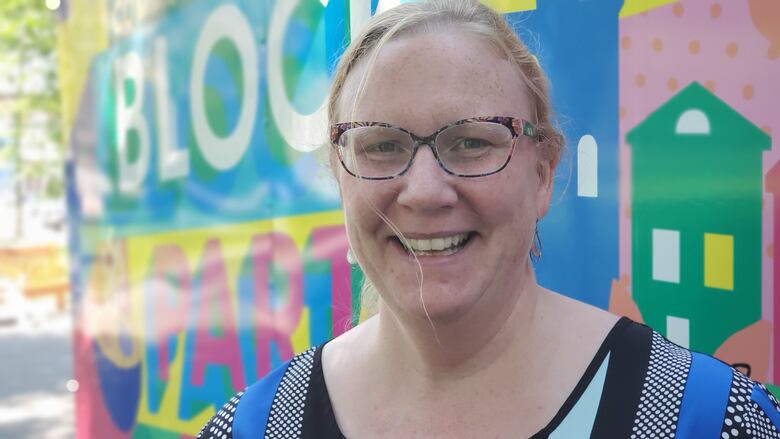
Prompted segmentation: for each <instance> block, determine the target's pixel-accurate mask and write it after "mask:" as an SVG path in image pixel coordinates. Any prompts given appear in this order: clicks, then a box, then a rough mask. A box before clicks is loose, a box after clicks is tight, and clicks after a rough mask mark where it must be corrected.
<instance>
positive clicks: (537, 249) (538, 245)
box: [531, 220, 542, 262]
mask: <svg viewBox="0 0 780 439" xmlns="http://www.w3.org/2000/svg"><path fill="white" fill-rule="evenodd" d="M541 258H542V239H541V238H539V220H536V226H534V242H533V244H531V260H532V261H534V262H539V259H541Z"/></svg>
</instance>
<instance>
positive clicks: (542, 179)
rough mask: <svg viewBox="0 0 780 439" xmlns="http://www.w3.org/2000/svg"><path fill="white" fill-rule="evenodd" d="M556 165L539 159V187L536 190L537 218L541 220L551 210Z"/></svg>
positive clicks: (537, 167) (537, 165) (537, 169)
mask: <svg viewBox="0 0 780 439" xmlns="http://www.w3.org/2000/svg"><path fill="white" fill-rule="evenodd" d="M554 170H555V163H552V162H551V161H550V160H545V159H539V161H538V162H537V164H536V171H537V173H538V175H539V185H538V186H537V189H536V218H537V219H541V218H542V217H544V216H545V215H546V214H547V210H548V209H549V208H550V200H551V199H552V192H553V171H554Z"/></svg>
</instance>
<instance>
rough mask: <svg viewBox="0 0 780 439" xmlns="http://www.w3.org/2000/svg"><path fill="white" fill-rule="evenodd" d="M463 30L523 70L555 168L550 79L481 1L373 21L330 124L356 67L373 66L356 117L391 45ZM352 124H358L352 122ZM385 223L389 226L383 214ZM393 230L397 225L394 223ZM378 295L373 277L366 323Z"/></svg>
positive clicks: (339, 79)
mask: <svg viewBox="0 0 780 439" xmlns="http://www.w3.org/2000/svg"><path fill="white" fill-rule="evenodd" d="M450 28H453V29H459V30H463V31H464V32H470V33H472V34H474V35H477V36H480V37H483V38H485V39H486V40H488V41H490V42H491V43H492V44H493V45H494V46H495V47H496V48H497V49H498V50H499V52H500V53H501V54H503V56H505V57H506V59H507V60H509V61H510V62H511V63H513V64H514V65H515V66H517V68H518V70H519V73H520V75H521V77H522V80H523V82H524V83H525V85H526V86H527V87H528V90H529V92H530V94H531V98H532V104H533V110H534V111H535V113H534V114H535V117H536V120H534V121H533V122H534V123H535V124H536V127H537V130H538V133H539V141H538V148H537V153H538V157H539V158H540V159H541V160H544V161H549V162H550V164H551V168H554V167H555V165H556V164H557V163H558V160H559V159H560V156H561V154H562V151H563V147H564V136H563V134H562V133H561V131H560V129H559V128H558V127H557V125H556V124H555V123H554V121H553V119H554V117H553V111H552V107H551V104H550V96H549V85H548V80H547V76H546V75H545V74H544V72H543V71H542V69H541V67H540V66H539V63H538V61H537V59H536V57H534V56H533V55H532V54H531V52H530V51H529V50H528V48H527V47H526V45H525V44H524V43H523V42H522V41H521V40H520V39H519V38H518V36H517V34H515V32H514V31H513V30H512V28H511V27H510V26H509V25H508V24H507V22H506V21H505V20H504V18H503V17H502V16H501V15H500V14H498V13H497V12H495V11H493V10H492V9H490V8H488V7H487V6H485V5H483V4H481V3H479V2H478V1H476V0H428V1H423V2H419V3H406V4H402V5H399V6H397V7H395V8H392V9H390V10H388V11H385V12H383V13H381V14H379V15H376V16H374V17H372V18H371V19H370V20H369V21H368V22H367V23H366V26H365V28H364V29H363V30H362V32H361V33H360V34H359V35H358V36H357V37H356V38H355V39H353V41H352V44H351V45H350V46H349V48H348V49H347V50H346V51H345V52H344V54H343V56H342V57H341V59H340V60H339V63H338V66H337V67H336V72H335V75H334V78H333V83H332V85H331V93H330V96H329V98H328V124H329V125H332V124H334V123H337V122H341V121H339V120H337V119H338V117H339V114H338V106H339V100H340V98H341V93H342V90H343V89H344V84H345V82H346V80H347V77H348V76H349V74H350V73H351V72H352V71H353V70H354V68H355V66H356V65H357V64H358V63H359V62H361V61H363V60H366V61H367V63H368V65H367V69H366V74H365V75H364V76H363V78H362V80H361V82H360V85H359V87H358V91H357V94H356V98H355V102H353V105H352V111H353V113H354V109H355V107H356V105H357V101H358V100H359V99H360V96H361V95H362V94H363V89H364V88H365V85H366V83H367V78H368V76H369V75H370V73H371V68H372V66H373V64H374V62H375V60H376V57H377V56H378V54H379V52H380V49H381V48H382V47H383V46H384V44H385V43H387V42H388V41H390V40H392V39H396V38H399V37H402V36H409V35H414V34H415V33H424V32H433V31H437V30H443V29H450ZM350 119H353V118H352V117H351V118H350ZM377 213H378V214H379V215H380V216H381V217H382V218H383V219H384V220H385V222H388V220H387V219H386V218H385V217H384V215H382V214H381V212H377ZM388 225H390V226H391V228H393V229H395V228H394V227H392V224H390V223H388ZM375 305H376V291H375V287H374V286H373V284H372V283H371V282H370V280H369V279H368V277H365V278H364V284H363V287H362V290H361V308H362V309H363V310H362V312H361V317H363V318H365V317H366V316H368V315H370V314H372V313H373V312H374V308H375Z"/></svg>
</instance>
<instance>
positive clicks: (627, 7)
mask: <svg viewBox="0 0 780 439" xmlns="http://www.w3.org/2000/svg"><path fill="white" fill-rule="evenodd" d="M676 1H677V0H625V3H623V7H622V8H621V9H620V13H619V14H618V17H620V18H626V17H630V16H632V15H637V14H640V13H642V12H645V11H649V10H651V9H655V8H660V7H661V6H665V5H668V4H669V3H675V2H676Z"/></svg>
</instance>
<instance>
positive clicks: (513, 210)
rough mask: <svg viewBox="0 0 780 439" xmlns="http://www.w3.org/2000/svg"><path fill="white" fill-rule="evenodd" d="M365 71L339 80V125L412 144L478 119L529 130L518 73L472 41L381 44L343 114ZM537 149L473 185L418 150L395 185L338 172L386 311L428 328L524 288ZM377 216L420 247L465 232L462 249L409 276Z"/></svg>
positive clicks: (357, 243) (353, 233) (411, 39)
mask: <svg viewBox="0 0 780 439" xmlns="http://www.w3.org/2000/svg"><path fill="white" fill-rule="evenodd" d="M365 73H366V65H365V61H361V63H359V64H358V65H357V66H356V68H355V69H354V70H353V71H352V72H351V73H350V75H349V77H348V78H347V81H346V83H345V86H344V89H343V92H342V95H341V97H340V99H339V104H338V117H339V118H340V119H338V121H347V120H348V119H350V117H351V116H352V117H354V119H353V120H355V121H371V122H385V123H389V124H393V125H397V126H400V127H403V128H405V129H407V130H409V131H411V132H412V133H415V134H417V135H419V136H428V135H430V134H431V133H433V132H435V131H436V130H438V129H439V128H441V127H442V126H444V125H447V124H449V123H452V122H454V121H458V120H461V119H466V118H470V117H477V116H514V117H520V118H523V119H526V120H528V121H531V122H534V121H535V120H534V118H533V109H532V104H531V100H530V98H529V93H528V90H527V88H526V86H525V85H524V84H523V81H522V79H521V76H520V73H519V71H518V70H517V68H516V67H515V66H513V65H512V64H511V63H510V62H509V61H507V60H505V59H503V58H502V57H500V56H499V52H498V50H497V49H496V48H495V47H494V46H492V45H491V44H490V43H489V42H487V41H486V40H484V39H482V38H480V37H477V36H474V35H472V34H469V33H465V32H457V31H454V30H452V31H443V32H437V33H423V34H419V35H414V36H407V37H401V38H399V39H397V40H393V41H391V42H389V43H387V44H386V45H385V46H384V47H383V48H382V50H381V52H380V54H379V56H378V57H377V59H376V64H375V65H374V66H373V69H372V71H371V74H370V77H369V79H368V82H367V83H366V86H365V89H364V92H363V95H362V97H361V99H360V101H359V102H358V103H357V105H356V106H355V108H354V114H352V111H353V103H354V101H355V96H356V94H357V90H358V88H359V84H360V80H361V78H362V77H363V75H364V74H365ZM534 148H535V144H534V142H533V141H532V140H531V139H529V138H527V137H520V138H518V140H517V144H516V146H515V150H514V153H513V155H512V159H511V161H510V162H509V164H508V165H507V166H506V168H504V169H503V170H502V171H501V172H499V173H497V174H493V175H490V176H485V177H478V178H463V177H456V176H453V175H450V174H447V173H446V172H445V171H444V170H443V169H442V168H441V167H439V165H438V163H437V161H436V159H435V157H434V156H433V153H432V152H431V149H430V148H428V147H427V146H421V147H420V149H419V150H418V152H417V155H416V156H415V158H414V162H413V165H412V167H411V168H410V169H409V170H408V171H407V172H406V174H404V175H403V176H400V177H397V178H395V179H392V180H379V181H371V180H358V179H356V178H354V177H352V176H351V175H349V174H348V173H347V172H346V171H345V170H344V169H343V168H342V167H341V166H340V165H339V166H336V167H335V169H336V178H337V180H338V182H339V187H340V192H341V197H342V201H343V205H344V211H345V214H346V222H347V232H348V235H349V240H350V244H351V246H352V249H353V251H354V253H355V255H356V256H357V259H358V261H359V262H360V264H361V266H362V268H363V270H364V271H365V272H366V274H367V275H368V276H369V278H370V279H371V280H372V281H373V282H374V284H375V285H376V287H377V289H378V291H379V292H380V294H381V296H382V299H383V300H384V302H385V303H386V304H387V305H388V306H390V307H391V308H393V310H394V311H397V312H402V313H404V314H406V315H409V316H413V317H418V318H422V319H425V318H427V317H426V310H427V313H428V314H429V316H430V318H432V319H434V320H437V319H439V320H442V319H443V320H450V319H455V318H458V317H459V316H462V315H464V314H465V313H468V312H472V311H473V310H478V309H480V308H485V306H488V305H486V304H490V303H493V304H496V303H507V302H505V301H504V297H501V296H506V297H505V299H506V300H512V296H513V295H516V294H517V292H518V291H519V289H520V288H522V286H523V285H524V283H525V282H527V281H528V280H529V276H530V270H529V269H528V267H529V261H528V252H529V249H530V245H531V241H532V237H533V233H534V225H535V222H536V220H537V218H541V217H542V216H543V215H544V214H545V213H546V211H547V207H548V204H549V199H550V190H551V188H550V181H549V176H550V174H551V173H550V169H549V165H548V164H547V163H546V162H539V160H538V159H537V153H536V151H535V150H534ZM377 211H378V212H380V213H381V214H382V215H384V216H385V217H386V218H387V219H388V220H389V221H390V222H391V223H392V224H394V225H395V226H396V227H397V229H398V230H399V231H400V232H401V233H402V234H403V236H405V237H406V238H407V239H413V240H421V241H415V243H416V244H417V245H422V246H425V245H426V242H425V240H432V239H444V242H445V243H446V242H447V241H448V240H450V239H448V238H452V239H451V241H457V240H458V239H462V237H463V236H464V234H465V235H467V236H468V240H467V241H466V242H465V245H462V246H461V247H456V249H455V250H456V251H454V252H453V251H452V249H450V250H449V251H445V252H426V253H425V254H423V255H418V260H419V266H418V264H417V262H415V259H414V257H413V256H412V255H410V254H409V253H408V252H407V251H406V250H405V249H404V247H403V246H402V245H401V243H400V241H399V240H398V239H397V237H396V233H395V232H394V231H393V230H392V228H391V227H390V226H388V225H387V224H386V223H385V222H384V221H383V220H382V218H380V215H378V214H377ZM431 243H433V242H432V241H431ZM420 267H421V268H422V275H423V291H422V297H423V300H424V301H425V309H424V308H423V305H422V303H421V300H420V277H419V271H420ZM499 299H500V300H499ZM482 310H483V311H485V310H484V309H482ZM487 311H489V310H487Z"/></svg>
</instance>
